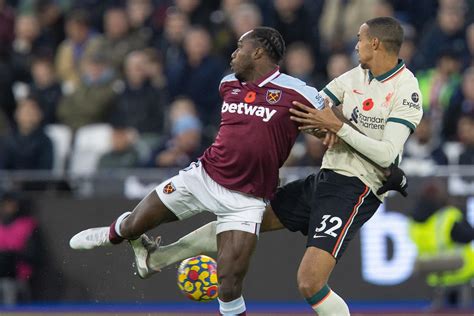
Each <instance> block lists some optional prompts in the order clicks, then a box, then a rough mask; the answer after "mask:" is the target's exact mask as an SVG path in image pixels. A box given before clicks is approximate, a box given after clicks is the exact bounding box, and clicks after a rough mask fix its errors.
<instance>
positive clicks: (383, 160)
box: [337, 122, 410, 168]
mask: <svg viewBox="0 0 474 316" xmlns="http://www.w3.org/2000/svg"><path fill="white" fill-rule="evenodd" d="M337 136H339V137H340V138H341V139H342V140H343V141H345V142H346V143H347V144H348V145H349V146H351V147H352V148H354V149H355V150H356V151H358V152H359V153H361V154H363V155H364V156H366V157H367V158H369V159H370V160H371V161H372V162H374V163H375V164H377V165H379V166H380V167H383V168H386V167H388V166H390V165H391V164H392V163H393V162H394V161H395V159H396V158H397V156H398V155H399V153H400V152H401V151H402V149H403V146H404V144H405V142H406V140H407V139H408V136H410V129H409V128H408V127H407V126H405V125H401V124H398V123H396V122H387V125H385V129H384V133H383V136H382V139H381V140H375V139H373V138H370V137H368V136H365V135H364V134H362V133H360V132H358V131H356V130H355V129H353V128H352V127H350V126H349V125H348V124H345V123H344V124H343V125H342V128H341V129H340V130H339V131H338V132H337Z"/></svg>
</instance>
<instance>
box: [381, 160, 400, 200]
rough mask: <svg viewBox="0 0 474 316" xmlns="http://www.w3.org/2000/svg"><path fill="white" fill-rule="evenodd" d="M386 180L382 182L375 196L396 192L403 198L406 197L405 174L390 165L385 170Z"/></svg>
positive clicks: (393, 165)
mask: <svg viewBox="0 0 474 316" xmlns="http://www.w3.org/2000/svg"><path fill="white" fill-rule="evenodd" d="M386 175H387V179H386V180H385V181H384V182H382V184H383V185H382V187H380V188H379V189H378V190H377V194H379V195H380V194H384V193H385V192H387V191H397V192H399V193H400V194H401V195H403V196H404V197H406V196H407V195H408V193H407V188H408V181H407V177H406V176H405V172H404V171H403V170H402V169H400V168H399V167H398V166H397V165H395V164H391V165H390V167H388V169H387V174H386Z"/></svg>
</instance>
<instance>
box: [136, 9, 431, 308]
mask: <svg viewBox="0 0 474 316" xmlns="http://www.w3.org/2000/svg"><path fill="white" fill-rule="evenodd" d="M402 41H403V30H402V28H401V26H400V23H399V22H398V21H397V20H395V19H393V18H389V17H380V18H375V19H372V20H369V21H367V22H366V23H364V24H362V26H361V27H360V29H359V34H358V43H357V46H356V51H357V53H358V55H359V61H360V65H359V66H358V67H356V68H354V69H352V70H350V71H348V72H346V73H345V74H343V75H341V76H340V77H338V78H336V79H334V80H333V81H331V82H330V83H329V84H328V85H327V86H326V88H324V89H323V91H322V94H324V95H325V96H326V99H325V103H326V106H325V107H324V109H322V110H319V109H315V108H312V107H308V106H306V105H304V104H302V103H301V102H299V101H296V102H293V103H294V105H295V108H294V109H290V112H291V113H292V116H291V119H292V120H293V121H295V122H298V123H299V124H300V127H299V129H300V130H306V131H309V132H312V131H313V130H319V131H327V135H326V139H325V141H326V142H329V149H328V150H327V151H326V153H325V155H324V159H323V164H322V167H321V170H320V172H319V174H318V175H314V174H313V175H310V176H308V177H307V178H306V179H302V180H297V181H294V182H291V183H289V184H287V185H285V186H283V187H281V188H279V189H278V190H277V192H276V194H275V196H274V197H273V198H272V200H271V206H268V207H267V210H266V212H265V214H264V217H263V222H262V227H261V231H262V232H264V231H271V230H276V229H282V228H287V229H289V230H291V231H300V232H302V233H303V234H304V235H307V236H308V241H307V249H306V252H305V254H304V257H303V259H302V262H301V264H300V267H299V270H298V287H299V290H300V293H301V294H302V295H303V297H305V299H306V300H307V302H308V303H309V304H310V305H311V306H312V308H313V309H314V310H315V312H317V313H318V315H320V316H327V315H338V316H346V315H349V308H348V306H347V304H346V303H345V302H344V300H343V299H342V298H341V297H340V296H338V295H337V294H336V293H335V292H334V291H333V290H331V289H330V288H329V286H328V285H327V282H328V279H329V276H330V275H331V272H332V270H333V268H334V266H335V264H336V262H337V260H339V259H340V258H341V256H342V253H343V252H344V250H345V249H346V247H347V245H348V244H349V242H350V240H351V239H352V238H353V237H354V235H355V234H356V233H357V232H358V230H359V229H360V227H361V226H362V225H363V224H364V223H365V222H366V221H367V220H369V219H370V217H371V216H372V215H373V214H374V213H375V211H376V210H377V208H378V207H379V205H380V203H381V202H382V201H383V199H384V197H385V194H384V193H385V192H387V190H397V191H400V192H401V193H402V194H404V195H405V194H406V193H405V191H404V190H405V188H406V179H405V177H404V174H403V172H401V170H400V169H397V168H396V164H397V163H398V162H399V161H400V157H401V154H402V151H403V146H404V143H405V142H406V140H407V138H408V136H409V135H410V133H411V132H413V130H414V129H415V128H416V126H417V125H418V123H419V122H420V120H421V117H422V114H423V113H422V108H421V94H420V91H419V87H418V81H417V79H416V78H415V77H414V76H413V73H412V72H410V71H409V70H408V69H406V67H405V65H404V63H403V61H402V60H400V59H398V53H399V50H400V46H401V44H402ZM329 99H330V100H331V101H332V104H333V108H330V106H329ZM339 104H342V115H343V118H342V117H339V116H338V115H336V114H335V112H338V111H340V109H339V110H336V109H335V108H340V107H341V106H338V105H339ZM347 121H349V122H347ZM336 136H337V137H338V138H339V139H340V140H342V141H338V142H336V143H335V142H334V140H335V138H334V137H336ZM379 167H384V168H388V169H390V170H391V171H392V174H391V175H390V177H389V178H387V177H386V174H385V173H384V171H383V170H381V169H380V168H379ZM214 231H215V222H212V223H209V224H207V225H205V226H203V227H201V228H199V229H198V230H196V231H194V232H192V233H190V234H189V235H186V236H184V237H183V238H181V239H180V240H178V241H177V242H175V243H173V244H171V245H167V246H163V247H159V244H158V243H157V242H153V241H151V240H149V239H148V237H142V245H141V246H140V245H139V244H137V245H136V247H137V248H141V249H142V251H141V252H139V251H135V254H138V256H137V258H136V260H137V261H140V262H142V265H141V268H140V269H138V272H139V274H140V275H141V276H142V277H148V276H150V275H151V274H152V273H154V272H157V271H159V270H160V268H162V267H165V266H167V265H169V264H171V263H173V262H177V261H180V260H182V259H184V258H186V257H190V256H193V255H196V254H199V253H204V252H212V251H215V238H213V232H214Z"/></svg>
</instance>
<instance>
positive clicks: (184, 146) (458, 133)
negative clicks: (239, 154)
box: [0, 0, 474, 173]
mask: <svg viewBox="0 0 474 316" xmlns="http://www.w3.org/2000/svg"><path fill="white" fill-rule="evenodd" d="M376 16H394V17H396V18H397V19H399V20H400V21H402V22H403V26H404V30H405V41H404V43H403V47H402V51H401V56H402V57H403V59H404V61H405V63H406V65H407V67H408V68H409V69H410V70H411V71H412V72H413V73H415V74H416V76H417V78H418V80H419V82H420V88H421V91H422V94H423V108H424V113H425V116H424V119H423V121H422V123H421V124H420V127H419V128H418V129H417V130H416V132H415V133H414V135H413V136H412V137H411V138H410V140H409V142H408V143H407V145H406V157H407V159H406V162H405V165H406V166H407V168H409V166H410V164H411V165H414V166H417V168H419V166H420V164H423V165H425V166H428V167H430V166H436V165H446V164H474V68H473V66H474V64H473V63H472V61H473V57H474V23H473V22H474V5H473V3H472V1H464V0H439V1H436V0H419V1H402V0H331V1H329V0H327V1H324V0H255V1H249V0H221V1H219V0H206V1H204V0H174V1H173V0H0V137H1V142H0V144H1V145H0V146H1V150H0V168H1V169H7V170H25V169H27V170H30V169H38V170H54V171H58V172H64V171H72V172H79V173H80V172H83V173H87V172H93V171H94V170H96V169H110V168H136V167H141V168H142V167H184V166H186V165H188V164H189V163H190V162H191V161H193V160H195V159H196V158H197V157H199V155H200V154H201V153H202V149H203V148H205V147H206V146H207V145H209V144H210V142H212V140H213V139H214V136H215V133H216V130H217V127H218V124H219V116H220V97H219V94H218V89H217V87H218V85H219V82H220V80H221V78H222V77H223V75H225V74H227V73H228V72H229V71H230V70H229V63H228V62H229V60H227V56H229V55H230V54H231V53H232V51H233V50H234V49H235V48H236V46H235V45H236V40H237V39H238V38H239V37H240V36H241V35H242V34H243V33H245V32H246V31H248V30H250V29H252V28H254V27H255V26H259V25H266V26H272V27H275V28H276V29H277V30H279V31H280V32H281V34H282V35H283V37H284V38H285V40H286V42H287V45H288V47H287V55H286V57H285V59H284V62H283V63H282V65H281V67H282V69H283V71H284V72H286V73H288V74H289V75H291V76H294V77H297V78H300V79H302V80H304V81H306V82H308V83H309V84H311V85H314V86H315V87H316V88H318V89H321V88H323V87H324V86H325V84H326V83H327V82H329V81H330V80H332V79H333V78H335V77H337V76H339V75H340V74H342V73H344V72H345V71H347V70H348V69H350V68H352V67H354V66H355V65H356V61H357V57H356V56H355V52H354V46H355V44H356V42H355V40H356V38H357V37H356V35H357V34H356V32H357V29H358V27H359V25H360V24H361V23H363V22H364V21H365V20H367V19H369V18H372V17H376ZM249 137H251V135H249ZM324 150H325V148H324V146H323V145H322V143H321V142H320V141H319V140H317V139H316V138H314V137H308V136H306V135H304V136H303V135H302V136H301V137H300V139H299V141H298V143H297V145H296V146H295V147H294V150H293V152H292V155H291V157H290V159H288V161H287V165H288V166H318V165H320V163H321V159H322V155H323V153H324Z"/></svg>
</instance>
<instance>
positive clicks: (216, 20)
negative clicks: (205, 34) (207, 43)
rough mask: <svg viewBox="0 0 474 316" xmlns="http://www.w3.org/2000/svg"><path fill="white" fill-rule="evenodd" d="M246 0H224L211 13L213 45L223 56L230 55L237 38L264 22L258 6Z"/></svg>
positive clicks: (234, 47)
mask: <svg viewBox="0 0 474 316" xmlns="http://www.w3.org/2000/svg"><path fill="white" fill-rule="evenodd" d="M248 2H249V1H246V0H223V1H222V2H221V9H220V10H218V11H216V12H214V13H213V14H212V15H211V22H213V24H214V25H213V26H212V29H211V31H212V33H213V41H214V43H213V47H214V50H215V52H216V53H218V54H220V55H221V56H230V55H231V54H232V52H233V51H234V50H235V49H236V48H237V46H236V43H237V40H238V39H239V38H240V37H241V36H242V35H243V34H244V33H245V32H247V31H250V30H251V29H253V28H255V27H257V26H260V25H261V24H262V16H261V14H260V9H259V7H258V6H256V5H255V4H252V3H248Z"/></svg>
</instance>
